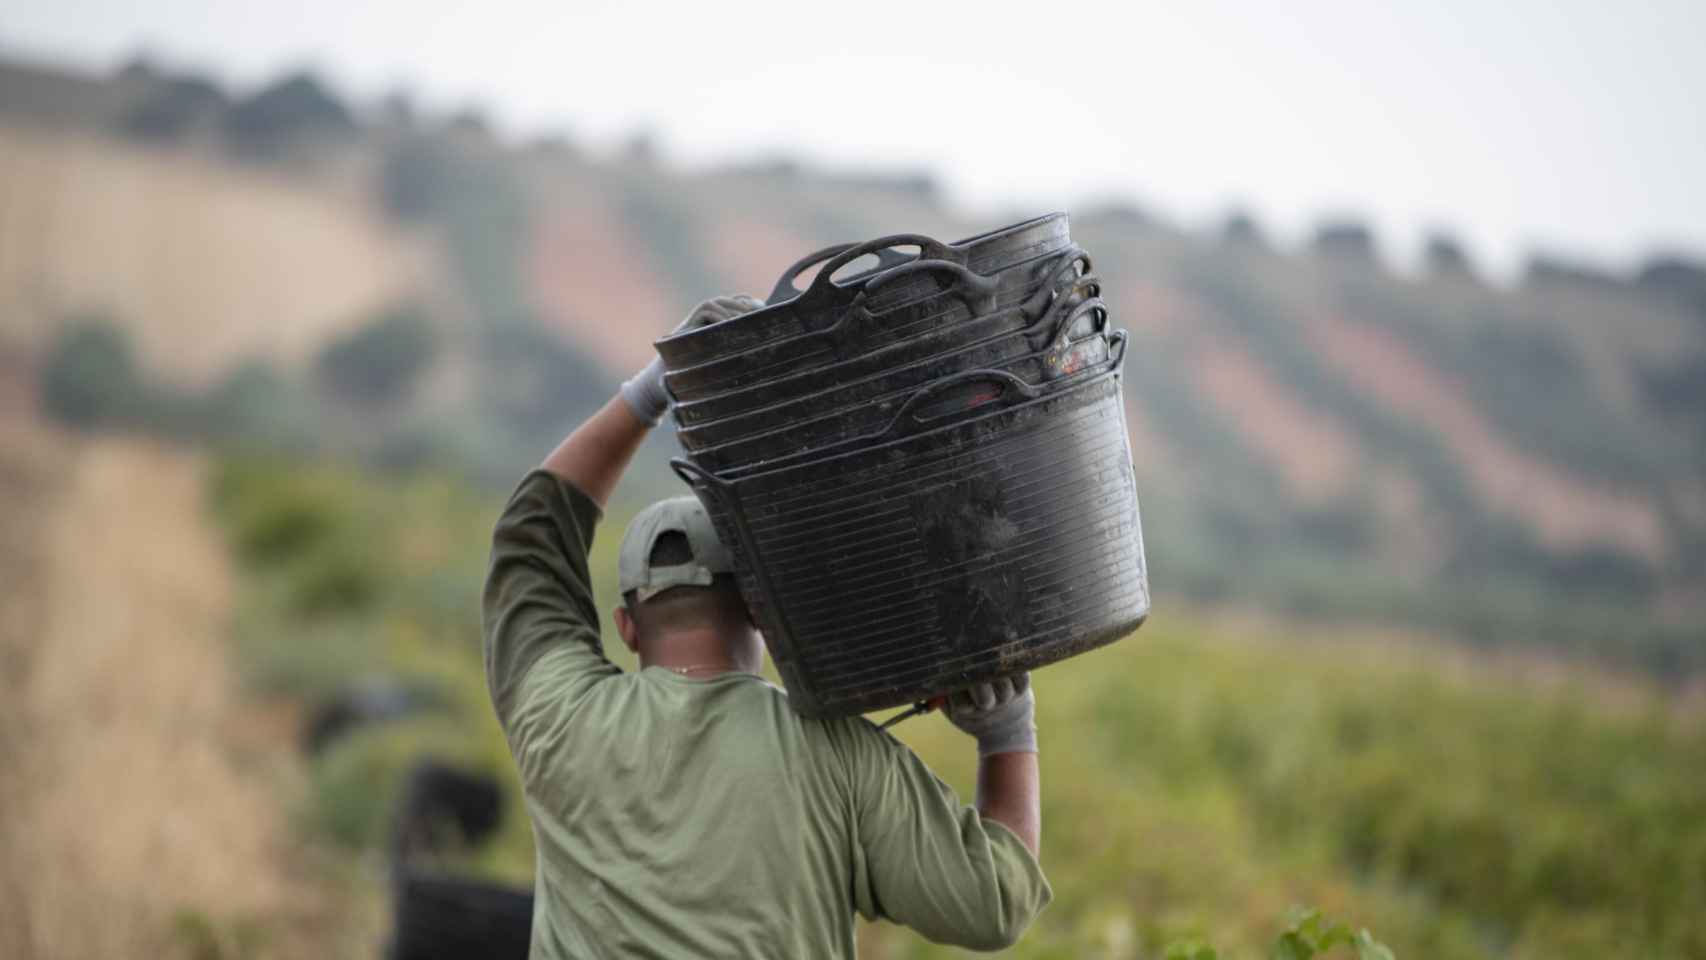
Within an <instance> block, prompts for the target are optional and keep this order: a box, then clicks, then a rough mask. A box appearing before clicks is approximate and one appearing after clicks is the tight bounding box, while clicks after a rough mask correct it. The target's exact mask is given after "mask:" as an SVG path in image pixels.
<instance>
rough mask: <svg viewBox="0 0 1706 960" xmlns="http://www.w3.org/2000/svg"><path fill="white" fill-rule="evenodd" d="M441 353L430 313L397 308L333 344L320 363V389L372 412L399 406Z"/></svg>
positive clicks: (317, 373)
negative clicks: (379, 407)
mask: <svg viewBox="0 0 1706 960" xmlns="http://www.w3.org/2000/svg"><path fill="white" fill-rule="evenodd" d="M438 349H439V342H438V336H437V331H435V330H434V329H433V326H432V321H431V320H430V319H428V318H427V316H426V314H425V313H424V312H422V311H421V310H419V309H417V308H415V307H409V306H403V307H397V308H395V309H392V310H388V311H386V312H385V313H383V314H381V315H380V316H379V317H378V318H376V319H375V320H374V321H373V322H372V323H370V324H368V325H366V326H364V327H361V328H360V329H358V330H355V331H354V332H352V333H350V334H348V335H346V336H344V337H341V338H339V339H337V340H334V341H332V342H331V343H329V344H327V345H326V347H325V348H324V349H323V350H321V351H320V355H319V356H318V357H317V358H316V359H315V361H314V372H315V376H316V378H317V379H318V380H319V382H320V385H321V386H322V387H324V388H325V389H326V390H327V391H328V392H330V393H331V394H332V395H333V396H335V397H338V398H340V399H343V400H347V401H350V402H352V403H355V404H359V405H361V406H368V407H377V406H384V405H387V404H397V403H402V402H404V401H406V400H408V399H409V396H410V395H411V393H412V392H413V390H414V386H415V382H416V381H417V380H419V379H420V376H421V374H422V373H423V372H425V371H426V369H427V368H428V367H430V366H432V362H433V360H434V359H435V358H436V357H437V356H438Z"/></svg>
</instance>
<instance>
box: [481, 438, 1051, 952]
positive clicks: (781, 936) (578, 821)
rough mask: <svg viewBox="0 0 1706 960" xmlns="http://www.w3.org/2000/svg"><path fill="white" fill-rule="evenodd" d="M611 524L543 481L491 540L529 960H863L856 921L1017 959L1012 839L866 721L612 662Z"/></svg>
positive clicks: (1041, 885) (491, 672) (496, 686)
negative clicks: (603, 564)
mask: <svg viewBox="0 0 1706 960" xmlns="http://www.w3.org/2000/svg"><path fill="white" fill-rule="evenodd" d="M599 517H600V513H599V509H598V506H597V505H596V504H595V503H593V502H592V501H591V500H590V499H589V498H587V497H586V496H585V495H584V494H582V493H581V492H580V491H578V490H576V489H575V488H574V487H573V486H571V485H570V484H568V483H566V482H564V481H562V480H560V479H558V478H556V477H554V476H552V475H551V474H548V473H545V472H542V471H536V472H534V473H532V474H530V475H528V477H527V478H526V479H525V480H523V481H522V483H521V486H520V487H519V488H518V489H517V490H516V492H515V495H514V496H513V497H512V498H511V499H510V501H509V505H508V506H507V507H506V508H505V509H504V513H503V516H502V518H501V519H500V520H499V521H498V525H497V530H496V533H495V534H494V536H493V543H492V560H491V568H490V571H489V573H488V576H487V581H486V592H485V659H486V676H487V680H488V682H489V684H490V687H491V693H492V702H493V704H494V706H495V707H496V708H497V714H498V719H499V720H500V722H501V723H502V724H503V728H504V732H505V734H506V735H507V736H508V738H509V744H510V749H511V751H512V752H513V753H514V755H515V760H516V765H517V766H518V767H519V768H520V771H521V782H522V786H523V789H524V791H525V793H526V798H527V807H528V810H529V812H530V814H531V815H532V818H533V833H534V838H535V841H536V843H537V847H538V864H537V881H536V885H537V897H536V901H535V904H536V905H535V908H534V915H533V951H532V953H533V956H534V957H536V958H541V957H544V958H555V957H576V958H584V957H638V956H657V957H787V958H797V957H800V958H803V957H851V956H853V955H854V945H853V913H854V911H858V913H860V914H861V915H863V916H865V917H868V918H872V919H875V918H879V917H881V918H885V919H889V920H893V921H896V922H898V923H904V924H906V925H908V926H910V927H912V928H914V929H916V930H917V931H919V932H920V933H922V934H923V935H924V936H926V937H929V938H930V939H932V940H936V941H940V942H946V943H956V944H961V945H964V946H970V947H976V948H981V949H994V948H998V947H1001V946H1004V945H1007V944H1009V943H1011V942H1012V941H1013V940H1015V939H1016V938H1017V937H1018V936H1019V934H1020V933H1022V932H1023V931H1024V929H1025V927H1026V926H1028V925H1029V924H1030V922H1031V920H1032V918H1033V917H1035V916H1036V914H1037V913H1038V911H1040V910H1041V909H1042V908H1043V907H1044V906H1045V905H1046V904H1047V903H1048V901H1049V899H1050V897H1051V896H1052V894H1051V893H1050V890H1049V886H1048V882H1047V881H1046V880H1045V879H1044V878H1043V874H1042V870H1041V869H1040V868H1039V867H1038V865H1037V861H1036V859H1035V858H1034V857H1032V856H1031V853H1030V851H1028V850H1026V849H1025V847H1024V845H1023V844H1022V843H1021V842H1020V841H1019V839H1018V837H1016V836H1015V835H1014V834H1013V833H1012V832H1011V831H1009V830H1008V829H1007V828H1006V827H1003V826H1001V825H1000V824H998V823H995V822H994V821H990V820H985V819H983V818H981V817H980V816H978V813H977V811H976V810H975V809H973V808H971V807H969V806H965V805H963V804H961V803H960V802H959V801H958V800H957V799H956V798H955V796H954V794H953V791H952V790H950V789H949V788H948V786H947V785H946V784H944V783H942V782H941V780H939V779H937V778H936V776H935V775H933V774H932V773H931V772H930V770H929V769H928V768H926V767H925V766H924V764H923V762H922V761H920V760H919V759H918V757H917V756H915V755H914V754H913V753H912V751H911V750H909V749H907V748H906V746H905V745H903V744H901V743H900V742H898V741H896V740H895V739H894V738H893V737H890V736H889V735H888V734H886V733H884V732H882V731H880V730H878V729H877V728H876V726H874V725H873V724H871V723H870V722H868V721H866V720H864V719H862V718H857V717H855V718H846V719H838V720H810V719H805V718H802V717H800V716H798V715H797V714H795V713H794V712H793V711H792V710H790V709H789V708H788V704H787V699H786V694H784V693H783V692H782V691H780V690H778V689H776V688H775V687H774V686H772V685H770V684H769V683H766V682H765V681H764V680H763V679H761V678H759V677H755V676H752V675H750V674H724V675H722V676H718V677H715V678H712V679H706V680H695V679H689V678H686V677H682V676H679V675H677V674H675V673H672V672H670V671H668V670H664V669H660V668H651V669H646V670H641V671H639V672H636V673H627V672H624V671H622V670H621V669H620V668H618V667H617V666H615V665H614V664H612V663H611V662H610V661H609V660H607V659H605V657H604V653H603V647H602V644H601V641H600V639H599V630H598V611H597V608H596V606H595V605H594V602H593V595H592V586H591V580H590V579H589V576H588V572H587V551H588V549H589V548H590V547H591V545H592V536H593V530H594V528H595V527H596V526H597V524H598V521H599Z"/></svg>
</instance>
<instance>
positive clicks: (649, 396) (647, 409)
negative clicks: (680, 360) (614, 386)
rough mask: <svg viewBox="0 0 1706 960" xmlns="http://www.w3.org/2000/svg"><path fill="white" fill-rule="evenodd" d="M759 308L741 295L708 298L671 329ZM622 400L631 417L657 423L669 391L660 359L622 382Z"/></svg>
mask: <svg viewBox="0 0 1706 960" xmlns="http://www.w3.org/2000/svg"><path fill="white" fill-rule="evenodd" d="M762 306H764V304H763V303H761V302H759V301H758V300H757V299H755V298H753V297H749V296H747V295H746V294H744V293H742V294H736V295H735V296H732V297H712V298H711V299H709V300H706V301H705V302H704V303H701V304H699V305H698V306H697V307H694V308H693V312H692V313H689V314H688V315H687V319H686V320H683V321H681V325H680V326H678V327H676V328H675V332H676V333H681V332H682V331H685V330H692V329H695V328H697V327H708V326H710V325H711V324H713V323H721V322H723V321H724V320H728V319H731V318H733V317H738V316H740V315H741V314H743V313H751V312H752V311H754V310H757V309H758V308H759V307H762ZM622 399H623V400H625V401H627V403H628V409H630V410H632V411H634V416H636V417H639V418H640V419H641V420H644V421H645V422H647V423H649V424H651V425H652V426H654V427H655V426H657V425H658V421H659V420H662V419H663V415H664V413H665V412H666V411H668V410H669V391H668V390H665V389H664V385H663V358H662V357H653V358H652V362H651V363H648V364H646V365H645V367H644V368H643V369H642V370H641V371H640V372H639V373H636V374H634V375H633V376H632V377H629V378H628V379H627V380H626V381H624V382H623V384H622Z"/></svg>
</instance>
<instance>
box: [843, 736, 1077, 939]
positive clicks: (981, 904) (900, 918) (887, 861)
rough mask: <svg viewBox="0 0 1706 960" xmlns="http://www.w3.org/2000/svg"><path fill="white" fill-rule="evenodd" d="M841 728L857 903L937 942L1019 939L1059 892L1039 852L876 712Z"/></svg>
mask: <svg viewBox="0 0 1706 960" xmlns="http://www.w3.org/2000/svg"><path fill="white" fill-rule="evenodd" d="M841 733H842V736H841V737H838V738H837V739H841V740H842V741H843V750H842V753H843V755H844V757H845V759H846V762H847V767H848V769H847V774H848V790H849V792H850V794H851V796H852V807H853V810H852V812H853V817H852V819H853V824H854V832H855V837H854V842H853V850H852V860H853V905H854V908H855V909H857V910H858V911H859V913H860V914H861V915H862V916H864V917H865V918H867V919H871V920H876V919H885V920H892V921H894V922H896V923H902V924H905V925H906V926H909V927H911V928H912V929H914V930H916V931H918V932H919V933H920V934H922V935H923V936H924V937H926V938H928V939H930V940H933V941H936V942H938V943H947V944H953V945H956V946H962V947H970V948H972V949H974V950H999V949H1002V948H1005V947H1008V946H1011V945H1012V944H1013V943H1015V942H1016V941H1017V940H1018V939H1019V937H1020V935H1022V934H1023V933H1024V932H1025V929H1026V928H1027V927H1029V926H1030V924H1031V921H1032V920H1033V919H1035V918H1036V916H1037V914H1038V913H1040V912H1042V909H1043V908H1044V907H1046V906H1047V905H1048V903H1049V901H1050V900H1051V899H1053V897H1054V893H1053V891H1052V890H1051V889H1050V888H1049V885H1048V880H1047V879H1046V878H1044V876H1043V872H1042V867H1041V866H1040V865H1039V864H1038V863H1037V859H1036V857H1034V856H1032V855H1031V851H1030V850H1028V849H1027V848H1026V847H1025V845H1024V843H1023V842H1022V841H1020V839H1019V838H1018V836H1017V835H1015V834H1014V833H1013V832H1012V831H1011V830H1009V829H1007V828H1006V827H1004V826H1002V825H1001V824H999V823H996V822H995V821H993V820H986V819H984V818H983V817H982V816H980V815H979V814H978V812H977V810H976V808H974V807H971V806H968V805H966V804H963V803H961V802H960V801H959V798H958V797H956V796H955V795H954V791H953V789H952V788H950V787H949V786H948V785H947V784H945V783H943V782H942V781H941V779H940V778H938V777H937V776H936V775H935V774H934V773H932V772H930V768H929V767H926V766H925V765H924V761H922V760H920V759H919V758H918V756H917V755H916V754H914V753H913V752H912V751H911V750H910V749H909V748H907V746H906V745H905V744H903V743H901V742H900V741H898V740H896V739H894V738H893V737H892V736H890V735H889V734H887V733H885V732H883V731H881V730H878V729H877V728H876V727H875V726H874V725H873V724H871V723H870V722H869V721H867V720H864V719H862V718H853V719H852V720H850V721H848V722H847V723H845V724H844V725H843V727H842V730H841Z"/></svg>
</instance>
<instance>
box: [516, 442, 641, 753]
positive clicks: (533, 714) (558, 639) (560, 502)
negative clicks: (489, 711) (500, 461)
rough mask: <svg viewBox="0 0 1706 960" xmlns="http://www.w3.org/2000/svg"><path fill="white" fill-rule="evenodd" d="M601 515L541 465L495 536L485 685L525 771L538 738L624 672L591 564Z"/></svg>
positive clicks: (524, 482)
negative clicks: (609, 646) (602, 631)
mask: <svg viewBox="0 0 1706 960" xmlns="http://www.w3.org/2000/svg"><path fill="white" fill-rule="evenodd" d="M600 516H601V511H600V510H599V508H598V504H596V503H594V502H593V500H592V498H590V497H588V496H587V495H586V494H584V493H581V492H580V491H579V490H577V489H575V487H574V486H573V485H572V484H570V483H568V482H567V481H565V480H563V479H561V478H559V477H557V476H555V475H553V474H551V473H549V472H546V471H544V470H535V471H533V472H532V473H529V474H528V475H527V476H526V477H525V478H524V479H523V480H522V481H521V485H520V486H519V487H517V488H516V491H515V493H514V494H513V495H512V496H511V497H510V499H509V503H508V504H507V505H506V506H505V507H504V511H503V515H502V516H501V517H499V518H498V523H497V528H496V530H495V531H494V532H493V534H492V557H491V564H490V567H489V568H488V570H487V573H486V589H485V594H484V597H483V600H482V608H483V609H482V619H483V624H484V631H483V632H484V655H485V661H486V683H487V685H488V687H489V688H490V690H491V695H492V705H493V706H494V707H495V708H496V710H497V714H498V722H499V723H500V724H502V726H503V729H504V733H505V735H506V736H507V737H508V738H509V741H510V748H511V749H512V750H513V751H514V753H515V755H516V759H517V761H518V762H519V765H520V767H521V769H522V774H523V776H524V777H525V776H526V775H527V773H528V767H529V764H528V754H529V753H531V752H532V751H531V750H530V747H531V746H532V744H533V743H534V742H535V741H537V740H538V739H539V738H540V737H541V736H542V735H543V734H544V732H545V731H548V730H550V729H554V728H555V727H556V725H557V724H558V722H560V721H561V720H562V719H563V718H564V717H565V716H566V715H567V714H568V713H569V712H570V711H572V710H573V709H574V706H575V704H576V701H578V700H579V698H580V697H581V696H582V695H583V694H585V693H586V691H587V690H588V689H590V688H591V686H592V685H593V684H594V683H596V682H598V681H599V680H603V679H605V678H607V677H611V676H615V675H617V674H620V673H621V672H622V671H621V668H619V667H617V666H616V665H615V664H613V663H611V662H610V661H609V660H608V659H606V658H605V656H604V645H603V642H602V641H601V640H600V638H599V628H598V607H597V604H596V603H595V602H594V600H593V593H592V579H591V576H590V574H589V572H588V567H587V552H588V551H589V550H590V549H591V547H592V537H593V531H594V529H595V528H596V527H597V526H598V521H599V519H600ZM542 694H545V695H542Z"/></svg>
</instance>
